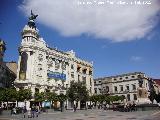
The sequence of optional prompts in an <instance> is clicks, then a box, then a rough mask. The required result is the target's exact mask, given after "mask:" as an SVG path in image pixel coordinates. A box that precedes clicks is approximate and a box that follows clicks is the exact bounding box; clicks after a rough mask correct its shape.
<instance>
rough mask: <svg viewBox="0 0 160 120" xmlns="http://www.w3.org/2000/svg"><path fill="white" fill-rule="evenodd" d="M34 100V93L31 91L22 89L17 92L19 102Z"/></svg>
mask: <svg viewBox="0 0 160 120" xmlns="http://www.w3.org/2000/svg"><path fill="white" fill-rule="evenodd" d="M31 98H32V92H31V90H30V89H20V90H19V91H17V101H24V100H30V99H31Z"/></svg>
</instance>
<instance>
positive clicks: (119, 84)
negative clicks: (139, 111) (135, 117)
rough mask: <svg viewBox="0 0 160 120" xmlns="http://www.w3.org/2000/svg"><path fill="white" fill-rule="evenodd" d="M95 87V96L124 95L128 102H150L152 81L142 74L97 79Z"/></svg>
mask: <svg viewBox="0 0 160 120" xmlns="http://www.w3.org/2000/svg"><path fill="white" fill-rule="evenodd" d="M94 86H95V87H94V90H95V94H110V95H118V96H122V95H123V96H125V98H126V101H127V102H133V101H134V102H137V103H140V102H144V103H145V102H150V101H148V96H149V92H150V88H151V81H150V79H149V78H148V77H147V76H146V75H145V74H144V73H142V72H134V73H127V74H121V75H116V76H110V77H103V78H97V79H95V81H94ZM139 91H140V92H139Z"/></svg>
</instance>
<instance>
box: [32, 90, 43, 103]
mask: <svg viewBox="0 0 160 120" xmlns="http://www.w3.org/2000/svg"><path fill="white" fill-rule="evenodd" d="M34 99H35V101H36V102H42V101H45V93H44V92H41V93H39V92H36V93H35V95H34Z"/></svg>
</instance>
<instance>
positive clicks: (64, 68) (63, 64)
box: [62, 62, 66, 70]
mask: <svg viewBox="0 0 160 120" xmlns="http://www.w3.org/2000/svg"><path fill="white" fill-rule="evenodd" d="M62 70H66V64H65V62H62Z"/></svg>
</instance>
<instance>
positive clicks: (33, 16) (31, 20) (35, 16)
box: [28, 10, 38, 28]
mask: <svg viewBox="0 0 160 120" xmlns="http://www.w3.org/2000/svg"><path fill="white" fill-rule="evenodd" d="M37 16H38V15H35V14H33V12H32V10H31V16H30V17H29V21H28V25H29V27H31V28H36V26H35V22H34V20H35V19H36V18H37Z"/></svg>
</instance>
